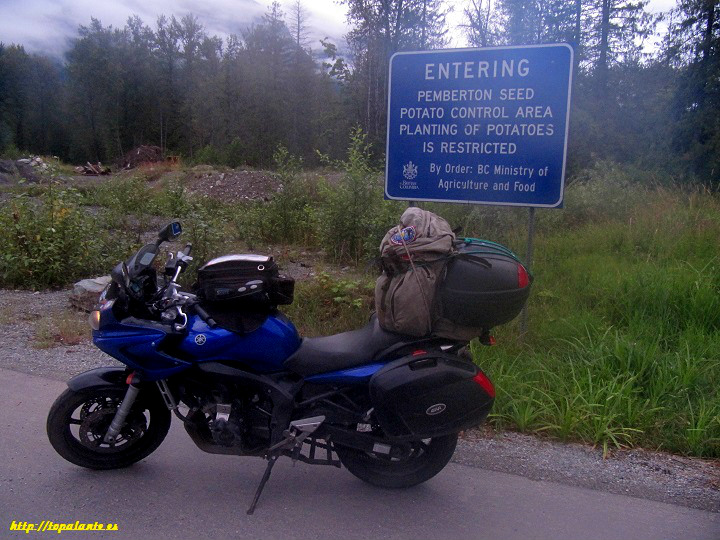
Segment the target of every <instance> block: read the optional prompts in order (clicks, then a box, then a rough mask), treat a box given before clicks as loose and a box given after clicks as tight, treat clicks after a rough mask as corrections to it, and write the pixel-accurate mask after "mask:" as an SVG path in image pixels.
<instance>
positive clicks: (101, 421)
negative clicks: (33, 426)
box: [47, 387, 171, 469]
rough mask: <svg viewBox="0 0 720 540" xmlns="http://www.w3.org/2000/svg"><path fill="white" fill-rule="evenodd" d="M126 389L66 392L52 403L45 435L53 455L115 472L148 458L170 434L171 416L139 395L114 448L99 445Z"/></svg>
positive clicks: (155, 402) (154, 399)
mask: <svg viewBox="0 0 720 540" xmlns="http://www.w3.org/2000/svg"><path fill="white" fill-rule="evenodd" d="M124 395H125V389H124V388H120V387H98V388H89V389H86V390H82V391H80V392H75V391H73V390H70V389H69V388H68V389H67V390H65V391H64V392H63V393H62V394H60V396H59V397H58V398H57V399H56V400H55V403H53V406H52V407H51V408H50V413H49V414H48V418H47V434H48V438H49V439H50V444H52V446H53V448H54V449H55V451H56V452H57V453H58V454H60V455H61V456H62V457H64V458H65V459H66V460H68V461H69V462H70V463H74V464H75V465H79V466H81V467H86V468H88V469H119V468H122V467H127V466H129V465H132V464H133V463H135V462H137V461H140V460H141V459H143V458H145V457H147V456H148V455H150V454H151V453H152V452H153V451H155V449H156V448H157V447H158V446H160V443H162V441H163V440H164V439H165V436H166V435H167V432H168V430H169V429H170V420H171V416H170V411H169V410H168V409H167V407H165V405H164V404H163V402H162V400H160V399H159V397H158V396H156V395H155V394H152V395H146V396H143V395H142V393H141V395H140V396H139V397H138V399H137V401H136V402H135V404H134V405H133V407H132V409H131V411H130V414H129V415H128V418H127V421H126V423H125V426H124V427H123V428H122V429H121V430H120V434H119V436H118V438H117V440H116V442H115V443H113V444H107V443H104V442H103V440H102V439H103V437H104V435H105V433H106V432H107V428H108V427H109V426H110V423H111V422H112V419H113V417H114V416H115V412H116V410H117V407H118V406H119V405H120V403H121V402H122V399H123V397H124Z"/></svg>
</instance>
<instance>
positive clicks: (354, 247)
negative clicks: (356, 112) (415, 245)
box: [317, 128, 403, 262]
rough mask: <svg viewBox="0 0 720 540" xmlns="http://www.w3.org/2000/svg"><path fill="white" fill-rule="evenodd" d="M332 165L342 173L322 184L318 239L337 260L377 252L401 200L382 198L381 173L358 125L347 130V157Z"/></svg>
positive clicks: (363, 256) (393, 221)
mask: <svg viewBox="0 0 720 540" xmlns="http://www.w3.org/2000/svg"><path fill="white" fill-rule="evenodd" d="M325 161H326V162H329V161H328V160H327V159H325ZM334 165H335V166H336V167H338V168H341V169H343V171H344V174H343V176H342V178H341V179H340V181H339V182H338V183H337V184H336V185H332V186H331V185H329V184H327V183H325V184H324V185H321V196H322V198H323V204H322V205H321V206H320V207H319V208H318V209H317V216H318V219H317V220H318V224H319V231H318V232H319V236H320V243H321V244H322V246H323V247H324V248H325V249H326V251H327V253H328V255H330V257H331V258H333V259H335V260H339V261H355V262H357V261H360V260H361V259H365V258H368V257H374V256H377V250H378V246H379V245H380V241H381V240H382V237H383V235H384V234H385V233H386V232H387V230H388V229H389V228H390V227H391V226H392V225H394V224H395V223H396V222H397V220H398V218H399V217H400V214H401V213H402V208H403V204H402V203H398V202H394V201H384V200H383V198H382V193H383V189H382V183H381V176H380V173H379V171H377V170H376V169H375V168H374V167H373V165H372V157H371V152H370V145H369V144H368V143H367V135H366V134H365V133H363V131H362V130H361V129H360V128H355V129H354V130H352V131H351V133H350V147H349V149H348V157H347V160H346V161H339V162H336V163H334Z"/></svg>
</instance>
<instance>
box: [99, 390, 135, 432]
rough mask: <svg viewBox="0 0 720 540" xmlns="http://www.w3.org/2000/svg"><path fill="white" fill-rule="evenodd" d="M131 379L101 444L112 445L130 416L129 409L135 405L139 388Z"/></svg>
mask: <svg viewBox="0 0 720 540" xmlns="http://www.w3.org/2000/svg"><path fill="white" fill-rule="evenodd" d="M131 379H133V380H131V382H130V384H128V389H127V391H126V392H125V397H124V398H123V400H122V403H121V404H120V406H119V407H118V410H117V412H116V413H115V416H114V417H113V419H112V422H111V423H110V427H109V428H108V430H107V433H105V437H103V442H105V443H108V444H113V443H114V442H115V439H117V436H118V435H119V434H120V430H121V429H122V427H123V426H124V425H125V420H127V417H128V414H130V409H132V406H133V405H134V404H135V400H136V399H137V397H138V394H139V393H140V388H139V387H138V386H137V385H136V384H134V377H131Z"/></svg>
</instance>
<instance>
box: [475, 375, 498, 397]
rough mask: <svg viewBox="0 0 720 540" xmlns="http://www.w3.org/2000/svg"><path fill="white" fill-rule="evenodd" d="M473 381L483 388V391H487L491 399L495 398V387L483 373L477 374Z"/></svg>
mask: <svg viewBox="0 0 720 540" xmlns="http://www.w3.org/2000/svg"><path fill="white" fill-rule="evenodd" d="M473 381H475V382H476V383H478V384H479V385H480V386H482V389H483V390H485V392H487V394H488V395H489V396H490V397H491V398H494V397H495V387H494V386H493V383H492V382H490V379H488V377H487V375H485V374H484V373H483V372H482V371H478V372H477V375H475V376H474V377H473Z"/></svg>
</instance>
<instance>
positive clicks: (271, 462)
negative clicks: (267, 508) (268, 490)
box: [247, 453, 280, 516]
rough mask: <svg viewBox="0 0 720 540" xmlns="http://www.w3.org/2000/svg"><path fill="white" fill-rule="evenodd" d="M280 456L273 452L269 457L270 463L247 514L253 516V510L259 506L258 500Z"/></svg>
mask: <svg viewBox="0 0 720 540" xmlns="http://www.w3.org/2000/svg"><path fill="white" fill-rule="evenodd" d="M279 457H280V455H279V454H275V453H274V454H272V455H271V456H270V457H269V458H268V464H267V467H266V468H265V474H263V477H262V480H260V485H259V486H258V488H257V491H256V492H255V498H254V499H253V502H252V504H251V505H250V508H248V511H247V514H248V516H251V515H252V514H253V512H255V507H256V506H257V503H258V500H259V499H260V494H261V493H262V491H263V489H264V488H265V484H267V481H268V479H269V478H270V473H271V472H272V468H273V466H274V465H275V462H276V461H277V460H278V458H279Z"/></svg>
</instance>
